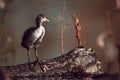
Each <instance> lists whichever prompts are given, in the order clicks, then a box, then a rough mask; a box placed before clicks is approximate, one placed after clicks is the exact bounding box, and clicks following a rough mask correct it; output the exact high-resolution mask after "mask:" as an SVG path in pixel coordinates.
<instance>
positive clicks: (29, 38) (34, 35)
mask: <svg viewBox="0 0 120 80" xmlns="http://www.w3.org/2000/svg"><path fill="white" fill-rule="evenodd" d="M35 21H36V27H31V28H28V29H27V30H26V31H25V32H24V34H23V37H22V42H21V45H22V47H24V48H26V49H27V55H28V65H29V67H31V65H30V50H31V49H34V54H35V57H36V61H37V62H38V54H37V48H38V47H39V45H40V43H41V41H42V39H43V37H44V35H45V28H44V27H43V25H42V24H43V22H49V20H48V19H47V18H46V17H44V15H43V14H39V15H38V16H37V17H36V20H35Z"/></svg>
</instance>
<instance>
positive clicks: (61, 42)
mask: <svg viewBox="0 0 120 80" xmlns="http://www.w3.org/2000/svg"><path fill="white" fill-rule="evenodd" d="M65 9H66V4H65V1H63V8H62V14H61V17H62V19H61V30H60V45H61V54H62V55H64V43H63V32H64V13H65Z"/></svg>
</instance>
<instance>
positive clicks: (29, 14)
mask: <svg viewBox="0 0 120 80" xmlns="http://www.w3.org/2000/svg"><path fill="white" fill-rule="evenodd" d="M63 1H65V5H66V9H65V12H64V13H65V14H64V26H66V29H65V30H64V50H65V53H67V52H68V51H69V50H71V49H73V48H74V47H76V46H77V42H76V38H75V28H74V24H73V20H72V18H71V15H72V14H73V13H75V14H76V15H77V16H78V17H79V19H80V24H81V27H82V32H81V35H82V40H83V43H84V45H85V47H86V48H92V49H94V50H95V51H96V52H97V56H98V58H99V60H100V61H101V62H102V64H103V67H104V69H105V70H108V69H109V68H110V69H111V67H112V69H113V65H114V68H116V69H114V70H112V71H115V72H116V71H119V70H118V65H119V63H118V58H119V55H118V51H119V50H118V48H117V47H116V44H119V43H120V42H119V40H120V39H119V38H120V37H119V33H120V30H119V26H120V24H119V23H120V21H119V8H120V1H119V0H0V65H15V64H20V63H25V62H27V54H26V50H25V49H24V48H22V47H21V44H20V43H21V38H22V35H23V32H24V31H25V30H26V29H27V28H29V27H31V26H34V25H35V17H36V15H38V14H39V13H42V14H44V15H45V16H46V17H47V18H48V19H49V20H50V22H49V23H45V24H44V26H45V28H46V35H45V37H44V40H43V42H42V43H41V45H40V47H39V59H49V58H53V57H56V56H60V55H61V51H60V27H61V22H60V19H61V13H62V7H63ZM111 30H112V31H111ZM111 34H112V35H111ZM31 59H32V61H33V60H35V57H34V54H31Z"/></svg>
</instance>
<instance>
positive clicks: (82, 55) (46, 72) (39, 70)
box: [0, 46, 101, 80]
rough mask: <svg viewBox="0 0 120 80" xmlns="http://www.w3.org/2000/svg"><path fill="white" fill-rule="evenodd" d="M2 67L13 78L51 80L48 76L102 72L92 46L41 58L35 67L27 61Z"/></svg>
mask: <svg viewBox="0 0 120 80" xmlns="http://www.w3.org/2000/svg"><path fill="white" fill-rule="evenodd" d="M35 63H36V62H35V61H34V62H31V64H33V65H34V64H35ZM0 68H1V69H2V70H4V72H6V73H8V76H10V77H11V78H39V79H40V80H50V78H49V79H47V78H46V77H47V76H53V75H54V76H55V77H57V78H58V76H60V75H63V74H66V73H67V74H68V73H78V72H79V74H80V73H81V74H83V73H89V74H96V73H99V72H100V68H101V64H100V62H99V61H98V59H97V57H96V53H95V51H93V50H92V49H91V48H89V49H85V48H84V47H82V46H79V47H76V48H74V49H73V50H71V51H69V52H68V53H67V54H65V55H62V56H60V57H56V58H53V59H47V60H41V61H39V62H38V63H37V64H36V66H35V67H34V68H33V69H30V68H29V66H28V64H27V63H24V64H18V65H13V66H1V67H0ZM68 75H69V74H68ZM55 77H54V78H55ZM81 77H82V76H81ZM41 78H42V79H41ZM59 78H60V77H59Z"/></svg>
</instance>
